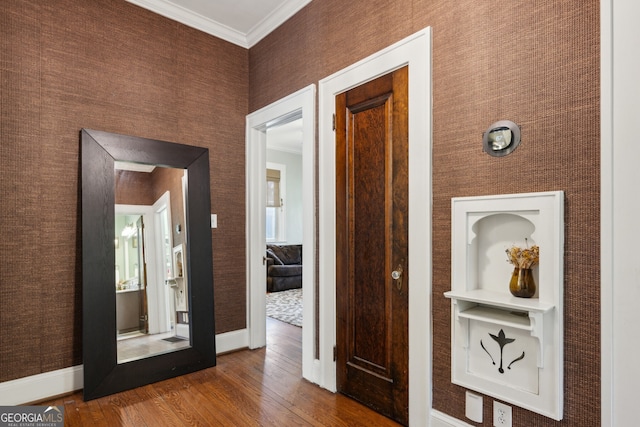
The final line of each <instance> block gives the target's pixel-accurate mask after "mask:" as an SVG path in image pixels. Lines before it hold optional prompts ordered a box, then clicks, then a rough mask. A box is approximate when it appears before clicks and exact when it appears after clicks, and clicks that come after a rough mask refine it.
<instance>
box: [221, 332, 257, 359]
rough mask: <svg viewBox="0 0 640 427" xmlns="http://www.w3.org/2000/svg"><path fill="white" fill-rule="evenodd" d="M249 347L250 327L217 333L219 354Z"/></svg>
mask: <svg viewBox="0 0 640 427" xmlns="http://www.w3.org/2000/svg"><path fill="white" fill-rule="evenodd" d="M247 347H249V330H248V329H238V330H237V331H231V332H225V333H224V334H218V335H216V353H218V354H220V353H228V352H230V351H235V350H240V349H241V348H247Z"/></svg>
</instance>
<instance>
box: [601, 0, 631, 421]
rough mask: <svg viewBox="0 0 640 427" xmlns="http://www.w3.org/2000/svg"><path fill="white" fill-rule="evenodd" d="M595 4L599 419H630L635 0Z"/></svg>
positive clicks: (608, 1)
mask: <svg viewBox="0 0 640 427" xmlns="http://www.w3.org/2000/svg"><path fill="white" fill-rule="evenodd" d="M600 12H601V24H600V25H601V28H600V32H601V34H600V37H601V67H600V68H601V94H600V96H601V108H600V111H601V113H600V114H601V141H600V146H601V147H600V150H601V151H600V153H601V165H600V168H601V170H600V178H601V181H600V182H601V189H600V190H601V213H600V215H601V217H600V221H601V224H600V225H601V230H600V232H601V235H600V238H601V243H600V250H601V254H600V256H601V261H600V262H601V266H600V267H601V282H600V285H601V301H600V303H601V335H600V336H601V346H602V347H601V423H602V425H603V426H627V425H635V424H636V423H637V399H636V388H637V381H638V378H640V365H638V363H637V354H638V352H639V351H640V344H639V342H638V339H637V333H636V331H635V328H633V327H631V326H630V325H635V324H636V323H637V321H638V308H637V305H638V300H639V299H640V287H639V286H638V266H637V264H638V260H637V257H636V256H635V254H636V252H637V246H638V236H639V235H640V223H639V222H638V220H637V212H638V210H640V202H639V201H638V199H637V197H636V194H637V185H638V182H640V169H639V168H638V166H637V161H638V158H640V145H638V143H637V139H638V134H640V122H639V121H638V117H640V104H639V103H638V99H640V84H639V83H638V75H639V74H640V56H638V55H636V54H634V53H635V51H636V50H637V47H636V45H637V41H638V39H640V27H638V22H637V21H638V16H640V3H638V2H637V1H636V0H603V1H602V2H601V6H600Z"/></svg>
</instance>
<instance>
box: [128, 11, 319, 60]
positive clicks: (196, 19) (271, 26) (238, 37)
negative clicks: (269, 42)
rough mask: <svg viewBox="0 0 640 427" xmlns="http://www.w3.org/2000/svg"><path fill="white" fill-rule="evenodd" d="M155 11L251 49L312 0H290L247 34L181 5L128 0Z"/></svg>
mask: <svg viewBox="0 0 640 427" xmlns="http://www.w3.org/2000/svg"><path fill="white" fill-rule="evenodd" d="M127 1H128V2H129V3H132V4H135V5H136V6H140V7H142V8H144V9H147V10H150V11H151V12H154V13H157V14H158V15H162V16H164V17H166V18H169V19H173V20H174V21H177V22H180V23H181V24H184V25H186V26H188V27H191V28H195V29H196V30H200V31H202V32H204V33H207V34H210V35H212V36H214V37H218V38H220V39H222V40H226V41H228V42H230V43H233V44H236V45H238V46H241V47H244V48H245V49H249V48H250V47H252V46H253V45H255V44H256V43H258V42H259V41H260V40H262V39H263V38H264V37H266V36H267V35H268V34H269V33H271V32H272V31H273V30H275V29H276V28H278V27H279V26H280V25H282V24H283V23H284V22H285V21H287V20H288V19H289V18H291V17H292V16H293V15H295V14H296V13H298V11H300V9H302V8H303V7H305V6H306V5H307V4H309V3H310V2H311V0H289V1H287V2H283V3H282V4H281V6H280V7H278V8H277V9H275V10H273V11H272V12H271V13H270V14H269V15H267V16H266V17H265V18H264V19H262V20H261V21H260V22H258V23H257V24H256V25H254V26H253V28H251V29H250V30H249V31H248V32H247V33H243V32H242V31H238V30H236V29H234V28H231V27H229V26H227V25H224V24H223V23H220V22H218V21H216V20H214V19H211V18H208V17H206V16H204V15H201V14H199V13H195V12H193V11H192V10H189V9H187V8H184V7H182V6H179V5H177V4H175V3H173V2H170V1H168V0H127Z"/></svg>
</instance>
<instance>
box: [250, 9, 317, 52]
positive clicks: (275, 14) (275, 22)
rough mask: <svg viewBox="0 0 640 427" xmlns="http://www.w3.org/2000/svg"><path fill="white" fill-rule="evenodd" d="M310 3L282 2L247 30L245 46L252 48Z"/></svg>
mask: <svg viewBox="0 0 640 427" xmlns="http://www.w3.org/2000/svg"><path fill="white" fill-rule="evenodd" d="M309 3H311V0H288V1H286V2H283V3H281V5H280V7H278V8H277V9H275V10H273V11H272V12H271V13H270V14H269V15H267V16H266V17H265V18H264V19H263V20H261V21H260V22H259V23H258V24H256V25H255V26H254V27H253V28H251V29H250V30H249V32H247V35H246V46H245V47H247V48H250V47H252V46H253V45H255V44H256V43H258V42H259V41H260V40H262V39H263V38H265V37H266V36H267V35H269V33H271V32H272V31H273V30H275V29H276V28H278V27H279V26H280V25H282V24H283V23H284V22H285V21H287V20H288V19H289V18H291V17H292V16H293V15H295V14H296V13H298V12H299V11H300V9H302V8H303V7H305V6H306V5H307V4H309Z"/></svg>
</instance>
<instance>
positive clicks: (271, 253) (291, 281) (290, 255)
mask: <svg viewBox="0 0 640 427" xmlns="http://www.w3.org/2000/svg"><path fill="white" fill-rule="evenodd" d="M266 257H267V292H279V291H286V290H288V289H295V288H301V287H302V245H273V244H268V245H267V254H266Z"/></svg>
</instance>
